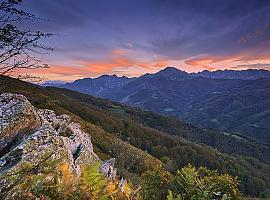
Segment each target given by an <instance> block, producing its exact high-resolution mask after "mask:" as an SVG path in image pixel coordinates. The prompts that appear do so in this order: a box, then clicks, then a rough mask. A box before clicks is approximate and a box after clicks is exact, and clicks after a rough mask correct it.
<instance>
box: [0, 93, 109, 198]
mask: <svg viewBox="0 0 270 200" xmlns="http://www.w3.org/2000/svg"><path fill="white" fill-rule="evenodd" d="M98 160H99V158H98V156H97V155H96V154H95V153H94V151H93V145H92V143H91V139H90V136H89V134H87V133H85V132H84V131H83V130H82V129H81V128H80V125H79V124H78V123H74V122H72V121H71V119H70V117H69V116H68V115H60V116H57V115H56V114H55V113H54V112H53V111H51V110H41V109H36V108H35V107H33V106H32V105H31V103H30V102H29V101H28V100H27V99H26V98H25V97H24V96H22V95H17V94H10V93H5V94H2V95H0V194H1V195H0V196H1V197H0V199H4V198H6V199H11V198H12V197H15V196H20V195H19V194H20V193H23V187H22V185H23V184H24V182H27V181H29V180H28V179H27V177H28V176H29V175H30V174H35V175H38V176H37V177H42V178H40V181H37V182H38V183H42V182H44V181H48V180H49V179H50V174H51V173H49V172H50V171H54V170H56V169H58V168H59V166H62V165H63V163H65V165H66V168H68V169H69V170H70V172H71V173H72V174H73V175H74V176H78V177H79V176H80V174H81V168H82V167H83V166H84V165H89V164H91V163H93V162H95V161H98ZM103 163H104V164H105V165H108V163H110V162H103ZM113 164H114V162H113ZM102 169H103V170H104V169H105V173H106V172H107V171H106V170H108V169H110V174H109V175H111V174H112V173H111V171H112V170H113V169H111V168H110V167H108V166H103V167H102ZM41 175H43V176H41ZM24 179H25V180H24ZM25 184H26V183H25ZM18 185H20V187H19V186H18Z"/></svg>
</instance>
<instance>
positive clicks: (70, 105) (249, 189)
mask: <svg viewBox="0 0 270 200" xmlns="http://www.w3.org/2000/svg"><path fill="white" fill-rule="evenodd" d="M0 91H1V93H2V92H13V93H21V94H24V95H25V96H27V97H28V98H29V100H30V101H31V102H32V104H33V105H35V106H36V107H38V108H49V109H52V110H55V111H56V112H57V113H59V114H60V113H67V114H69V115H71V116H73V118H74V119H75V120H77V121H80V123H81V124H82V125H83V128H85V130H86V131H87V132H89V133H90V134H91V136H92V140H93V144H94V148H96V152H98V154H99V156H100V157H102V158H106V157H108V156H112V157H116V158H117V165H118V167H119V169H120V173H121V174H123V175H125V176H127V177H130V179H131V180H133V182H134V183H136V182H137V183H138V182H139V181H138V180H139V177H140V175H141V174H142V173H143V172H146V171H147V170H148V169H154V168H156V167H157V166H160V167H161V168H162V166H164V167H165V169H166V170H168V171H169V172H171V173H173V174H174V173H175V172H176V169H178V168H179V167H183V166H186V165H187V164H188V163H190V164H192V165H194V166H206V167H208V168H210V169H217V170H218V171H219V172H227V173H229V174H231V175H234V176H238V177H239V178H240V180H241V183H240V188H241V190H242V191H243V192H244V193H245V194H249V195H253V196H259V195H260V194H262V193H263V192H265V191H266V190H267V189H268V188H269V187H270V185H269V183H270V176H269V170H270V166H269V165H268V164H267V162H268V161H269V159H267V154H265V156H262V157H261V158H260V157H259V154H257V153H256V151H257V150H258V152H259V151H261V152H263V151H264V150H265V151H267V146H263V145H260V144H259V145H256V143H253V141H252V140H249V139H248V138H247V139H244V138H239V137H237V136H234V135H233V136H226V135H224V138H223V139H222V140H220V141H218V139H217V138H216V139H215V137H212V135H211V134H213V135H215V134H216V133H215V131H213V132H212V131H210V132H209V131H205V130H202V129H199V128H197V127H194V126H192V125H190V124H187V123H184V122H178V121H177V120H176V119H173V118H167V117H164V116H161V115H156V114H154V113H150V112H144V111H141V110H136V109H133V108H129V107H126V106H122V105H120V104H115V103H112V102H109V101H104V100H101V99H97V98H94V97H90V96H88V95H83V94H79V93H77V92H72V91H68V90H64V89H57V88H42V87H39V86H36V85H32V84H30V83H25V82H22V81H18V80H14V79H10V78H6V77H1V90H0ZM33 94H34V95H33ZM174 120H175V121H174ZM89 122H90V123H89ZM162 123H164V127H163V124H162ZM170 123H172V124H174V123H176V124H177V126H176V128H168V127H169V125H170ZM158 129H159V130H158ZM174 129H175V130H174ZM202 134H205V135H206V137H212V138H213V139H212V140H213V144H214V145H216V148H217V147H218V145H220V146H222V145H230V143H231V142H235V143H234V144H235V146H237V145H239V147H237V148H238V149H242V148H247V147H248V145H253V149H254V155H252V154H251V150H250V151H249V153H245V151H242V152H239V154H242V155H236V154H237V151H236V149H235V150H230V151H232V152H226V151H225V150H224V149H228V148H225V147H224V148H220V149H219V150H217V149H214V148H212V147H210V146H207V142H206V141H207V139H204V138H203V137H202V136H201V135H202ZM199 136H200V137H199ZM226 138H227V139H228V140H227V139H226ZM204 140H205V141H204ZM226 140H227V144H226V143H224V141H226ZM243 141H244V142H243ZM219 142H220V143H219ZM203 143H204V144H203ZM208 145H210V144H208ZM232 146H234V145H232ZM139 149H141V150H143V151H141V150H139ZM256 149H257V150H256ZM221 151H223V152H224V153H221ZM146 152H147V153H146ZM246 152H248V150H247V151H246ZM225 153H230V154H231V155H228V154H225ZM149 154H150V155H152V156H150V155H149ZM256 154H257V155H256ZM247 155H249V157H247ZM262 155H264V154H262ZM251 156H252V157H254V158H252V157H251ZM256 157H257V158H258V159H260V160H261V161H263V162H264V163H263V162H260V161H259V160H257V159H256ZM159 160H161V161H162V162H160V161H159ZM162 163H163V164H162Z"/></svg>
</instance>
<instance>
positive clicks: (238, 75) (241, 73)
mask: <svg viewBox="0 0 270 200" xmlns="http://www.w3.org/2000/svg"><path fill="white" fill-rule="evenodd" d="M192 75H193V76H194V77H205V78H215V79H240V80H256V79H259V78H270V71H268V70H264V69H247V70H217V71H208V70H204V71H202V72H198V73H193V74H192Z"/></svg>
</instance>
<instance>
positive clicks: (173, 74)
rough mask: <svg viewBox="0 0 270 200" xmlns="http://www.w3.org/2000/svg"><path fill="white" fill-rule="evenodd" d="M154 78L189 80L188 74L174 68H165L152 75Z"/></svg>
mask: <svg viewBox="0 0 270 200" xmlns="http://www.w3.org/2000/svg"><path fill="white" fill-rule="evenodd" d="M152 77H155V78H165V79H169V80H184V79H187V78H189V77H190V76H189V74H188V73H187V72H185V71H182V70H179V69H177V68H175V67H166V68H164V69H162V70H160V71H159V72H157V73H155V74H153V76H152Z"/></svg>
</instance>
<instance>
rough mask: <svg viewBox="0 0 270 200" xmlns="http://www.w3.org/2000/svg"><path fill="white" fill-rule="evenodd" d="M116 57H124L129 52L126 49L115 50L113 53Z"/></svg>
mask: <svg viewBox="0 0 270 200" xmlns="http://www.w3.org/2000/svg"><path fill="white" fill-rule="evenodd" d="M112 53H113V54H114V55H118V56H122V55H125V54H127V51H126V50H125V49H115V50H113V51H112Z"/></svg>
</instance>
